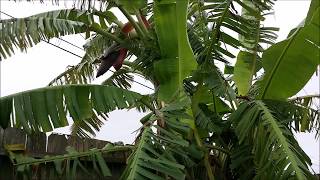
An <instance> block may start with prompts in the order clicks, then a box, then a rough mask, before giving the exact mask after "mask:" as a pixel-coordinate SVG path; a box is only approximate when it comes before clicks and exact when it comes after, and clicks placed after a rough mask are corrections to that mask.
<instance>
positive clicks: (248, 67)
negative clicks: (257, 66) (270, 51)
mask: <svg viewBox="0 0 320 180" xmlns="http://www.w3.org/2000/svg"><path fill="white" fill-rule="evenodd" d="M255 61H256V58H255V54H252V53H250V52H245V51H241V52H239V54H238V57H237V62H236V65H235V66H234V76H233V80H234V81H235V83H236V85H237V88H238V94H239V95H246V94H247V93H248V91H249V88H250V86H251V83H252V75H253V72H252V69H253V66H254V63H255Z"/></svg>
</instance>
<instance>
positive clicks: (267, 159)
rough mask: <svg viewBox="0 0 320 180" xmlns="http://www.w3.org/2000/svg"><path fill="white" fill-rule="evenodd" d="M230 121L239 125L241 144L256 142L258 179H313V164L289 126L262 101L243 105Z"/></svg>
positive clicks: (254, 149) (254, 150)
mask: <svg viewBox="0 0 320 180" xmlns="http://www.w3.org/2000/svg"><path fill="white" fill-rule="evenodd" d="M231 120H232V121H234V122H235V123H236V127H235V131H236V134H237V136H238V138H239V142H240V143H244V142H249V143H250V142H253V147H252V150H251V151H252V152H253V154H254V162H255V166H256V175H255V178H263V177H275V178H277V179H289V178H291V177H295V178H297V179H310V178H311V174H310V172H309V171H308V165H310V164H311V160H310V159H309V158H308V156H307V155H306V154H305V153H304V152H303V150H302V149H301V148H300V147H299V145H298V142H297V141H296V140H295V138H294V136H293V134H292V133H291V132H290V130H289V129H288V127H287V126H286V124H284V123H283V122H281V121H279V120H278V119H276V118H275V117H274V115H273V112H272V111H270V110H269V108H268V107H267V106H266V105H265V104H264V103H263V102H262V101H255V102H252V103H243V104H241V105H240V106H239V109H238V110H237V111H236V112H235V113H233V114H232V119H231ZM252 133H254V136H252ZM270 175H271V176H270Z"/></svg>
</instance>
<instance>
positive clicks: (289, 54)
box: [259, 8, 320, 99]
mask: <svg viewBox="0 0 320 180" xmlns="http://www.w3.org/2000/svg"><path fill="white" fill-rule="evenodd" d="M319 12H320V10H319V8H318V9H317V10H316V11H315V12H314V14H313V17H312V19H311V21H310V22H309V23H308V24H306V25H305V26H304V27H302V28H300V29H298V30H297V31H296V32H295V34H294V35H292V36H291V37H290V38H289V39H287V40H284V41H282V42H279V43H277V44H275V45H273V46H271V47H270V48H269V49H267V50H266V51H265V53H264V54H263V57H262V63H263V67H264V69H265V71H266V74H265V77H264V79H263V82H262V84H261V89H260V95H259V98H261V99H285V98H288V97H291V96H293V95H295V94H296V93H298V92H299V91H300V90H301V89H302V88H303V86H304V85H305V84H306V83H307V82H308V80H309V79H310V78H311V76H312V75H313V73H314V72H315V71H316V68H317V66H318V65H319V58H320V57H319V54H320V53H319V52H320V50H319V47H320V39H319V38H320V36H319V35H320V19H319Z"/></svg>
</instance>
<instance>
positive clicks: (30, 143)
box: [26, 133, 47, 157]
mask: <svg viewBox="0 0 320 180" xmlns="http://www.w3.org/2000/svg"><path fill="white" fill-rule="evenodd" d="M46 144H47V136H46V134H45V133H35V134H31V135H28V137H27V147H26V148H27V153H28V155H30V156H33V157H43V156H44V155H45V153H46Z"/></svg>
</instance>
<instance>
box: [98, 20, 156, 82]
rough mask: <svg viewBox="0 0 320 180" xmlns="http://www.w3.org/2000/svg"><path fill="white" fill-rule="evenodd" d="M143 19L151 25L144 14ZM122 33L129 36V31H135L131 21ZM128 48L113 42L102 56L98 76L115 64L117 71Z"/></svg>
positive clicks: (123, 28)
mask: <svg viewBox="0 0 320 180" xmlns="http://www.w3.org/2000/svg"><path fill="white" fill-rule="evenodd" d="M142 21H143V23H144V24H145V26H146V27H147V28H149V27H150V25H149V23H148V21H147V19H146V18H145V17H144V16H142ZM121 31H122V33H124V34H125V36H126V37H128V36H129V33H130V32H131V31H133V26H132V24H131V23H130V22H128V23H126V24H125V25H124V26H123V27H122V29H121ZM127 52H128V49H126V48H122V47H119V45H118V44H116V43H114V44H112V45H111V46H110V47H109V48H108V49H107V50H106V51H105V53H104V54H103V55H102V57H101V58H100V61H101V64H100V66H99V69H98V72H97V76H96V77H99V76H101V75H103V74H104V73H106V72H107V71H108V70H109V69H110V68H111V66H113V67H114V68H115V69H116V70H117V71H118V70H119V69H120V68H121V67H122V64H123V61H124V59H125V58H126V56H127Z"/></svg>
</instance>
